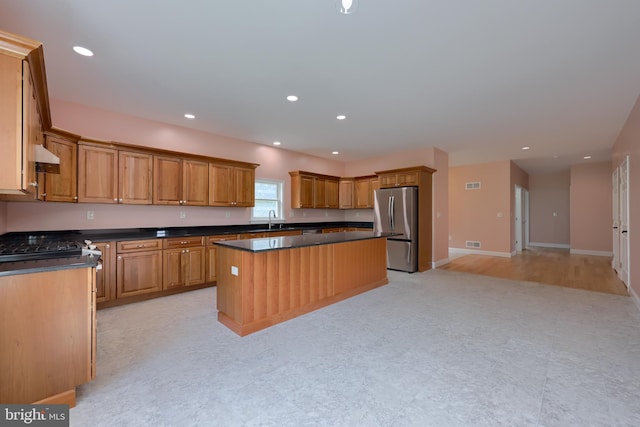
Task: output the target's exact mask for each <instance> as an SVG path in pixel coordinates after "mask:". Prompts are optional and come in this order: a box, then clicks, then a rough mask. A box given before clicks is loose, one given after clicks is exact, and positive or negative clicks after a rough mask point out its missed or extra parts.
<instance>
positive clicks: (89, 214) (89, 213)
mask: <svg viewBox="0 0 640 427" xmlns="http://www.w3.org/2000/svg"><path fill="white" fill-rule="evenodd" d="M87 219H88V220H92V219H96V213H95V212H94V211H87Z"/></svg>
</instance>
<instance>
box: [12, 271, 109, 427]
mask: <svg viewBox="0 0 640 427" xmlns="http://www.w3.org/2000/svg"><path fill="white" fill-rule="evenodd" d="M94 280H95V269H94V268H87V267H81V268H76V269H73V268H69V269H63V270H52V271H44V272H40V273H30V274H16V275H12V276H2V277H0V402H2V403H3V404H30V403H37V402H40V403H43V404H68V405H69V406H71V407H73V406H74V405H75V395H76V394H75V389H76V386H78V385H80V384H83V383H86V382H88V381H91V380H92V379H93V378H94V377H95V362H96V353H95V351H96V346H95V345H96V341H95V340H96V329H95V326H96V322H95V292H94V286H95V285H94ZM2 415H3V416H4V413H3V414H2ZM9 424H11V423H10V422H9ZM19 424H22V423H19ZM35 424H37V423H35ZM35 424H34V425H35ZM3 425H4V424H3Z"/></svg>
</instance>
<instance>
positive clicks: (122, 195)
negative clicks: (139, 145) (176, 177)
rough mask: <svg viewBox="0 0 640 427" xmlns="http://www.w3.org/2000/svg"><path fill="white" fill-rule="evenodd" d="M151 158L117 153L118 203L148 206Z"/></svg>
mask: <svg viewBox="0 0 640 427" xmlns="http://www.w3.org/2000/svg"><path fill="white" fill-rule="evenodd" d="M152 179H153V156H152V155H151V154H146V153H135V152H129V151H120V152H119V153H118V188H119V191H118V196H119V197H118V203H126V204H133V205H150V204H151V202H152V195H153V193H152Z"/></svg>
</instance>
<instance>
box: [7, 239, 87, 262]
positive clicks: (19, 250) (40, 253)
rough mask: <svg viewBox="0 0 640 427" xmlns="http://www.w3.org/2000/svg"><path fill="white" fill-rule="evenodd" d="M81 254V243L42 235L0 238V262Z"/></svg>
mask: <svg viewBox="0 0 640 427" xmlns="http://www.w3.org/2000/svg"><path fill="white" fill-rule="evenodd" d="M80 255H82V244H81V243H79V242H75V241H69V240H60V239H56V238H50V237H43V236H26V237H24V238H20V239H11V240H0V262H7V261H28V260H33V259H48V258H68V257H73V256H80Z"/></svg>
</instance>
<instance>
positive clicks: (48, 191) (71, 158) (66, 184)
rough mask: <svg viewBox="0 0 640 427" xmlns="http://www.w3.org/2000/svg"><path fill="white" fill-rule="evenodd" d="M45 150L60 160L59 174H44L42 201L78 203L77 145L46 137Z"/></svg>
mask: <svg viewBox="0 0 640 427" xmlns="http://www.w3.org/2000/svg"><path fill="white" fill-rule="evenodd" d="M46 143H47V149H48V150H49V151H51V152H52V153H53V154H55V155H56V156H58V157H59V158H60V173H59V174H51V173H49V174H45V179H44V182H45V186H44V187H45V188H44V194H42V196H43V199H44V200H46V201H47V202H70V203H73V202H77V201H78V187H77V184H78V179H77V177H78V174H77V172H78V166H77V163H78V145H77V144H76V143H75V142H71V141H67V140H65V139H61V138H56V137H54V136H47V138H46Z"/></svg>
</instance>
